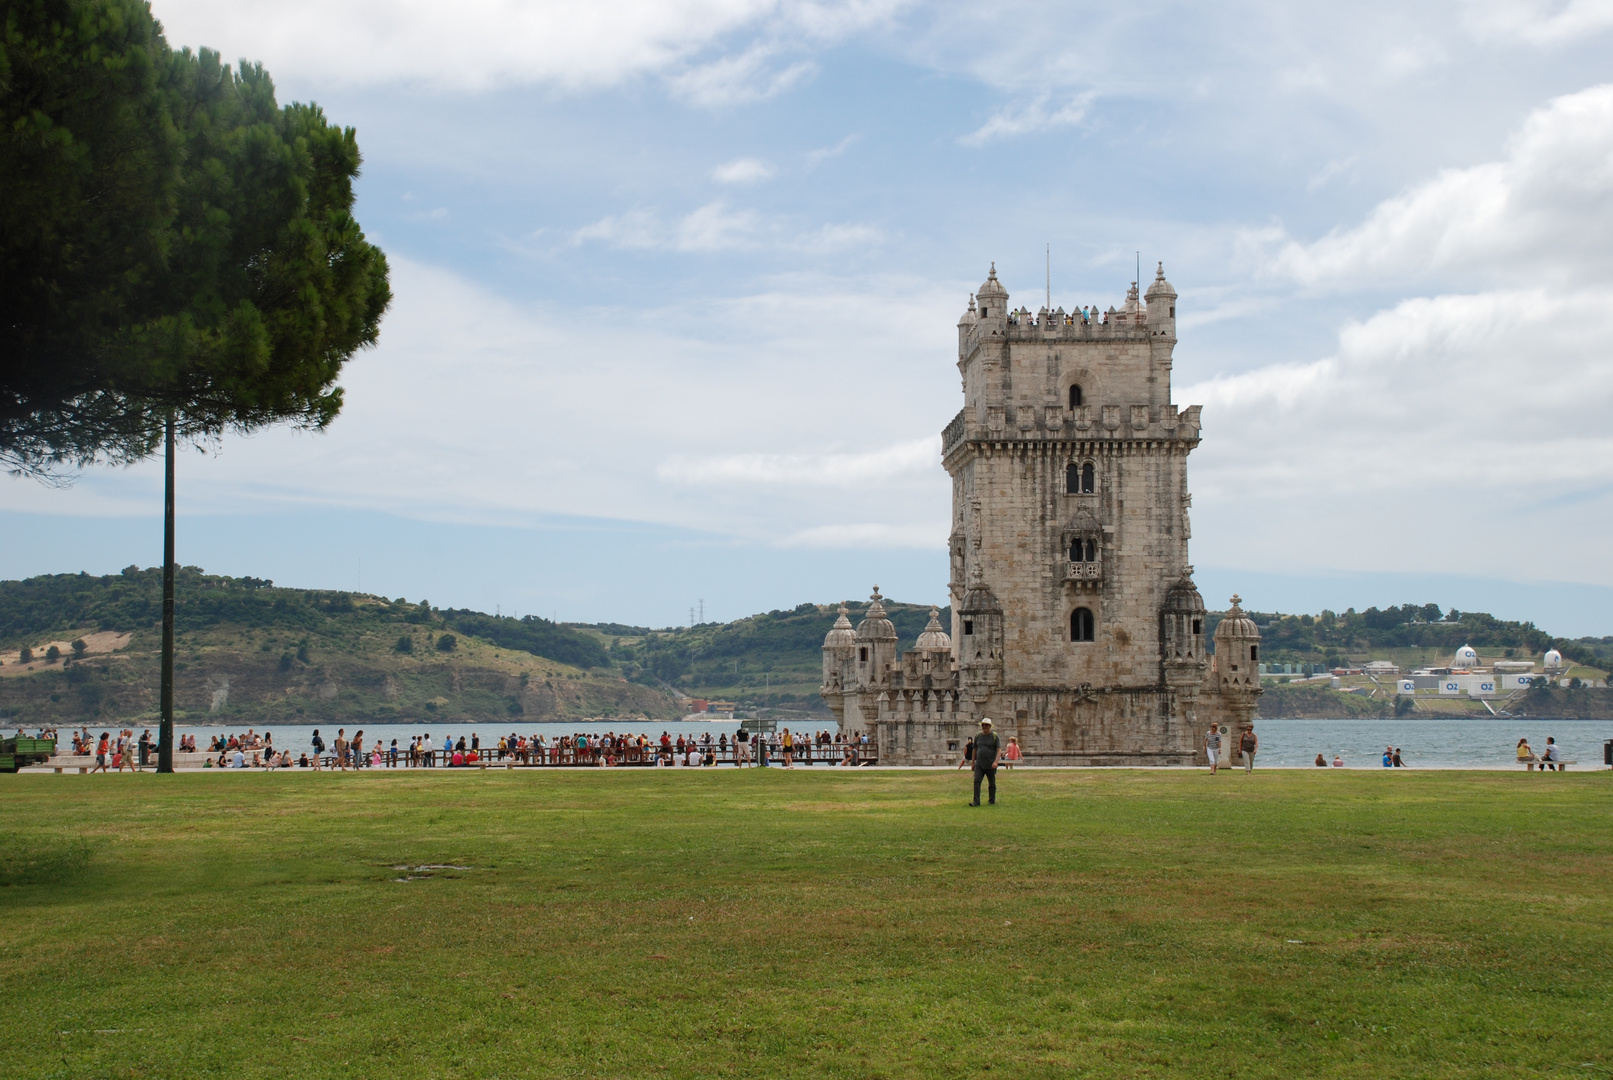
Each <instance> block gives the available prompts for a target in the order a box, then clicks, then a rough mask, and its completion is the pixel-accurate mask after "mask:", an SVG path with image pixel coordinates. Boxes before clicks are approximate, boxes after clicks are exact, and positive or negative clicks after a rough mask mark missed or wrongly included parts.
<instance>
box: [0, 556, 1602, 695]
mask: <svg viewBox="0 0 1613 1080" xmlns="http://www.w3.org/2000/svg"><path fill="white" fill-rule="evenodd" d="M161 597H162V575H161V574H160V572H158V571H157V570H155V569H151V570H139V569H136V568H134V567H130V568H129V569H127V570H125V571H124V572H123V573H121V574H110V575H104V576H100V577H95V576H91V575H88V574H58V575H51V576H45V577H36V578H30V579H28V580H26V581H5V582H0V651H3V650H6V649H11V650H16V649H20V648H25V647H27V648H34V649H35V650H36V651H37V652H39V653H40V655H41V656H43V654H44V652H45V646H46V643H47V642H48V641H49V640H51V639H52V638H53V637H54V638H55V639H56V640H59V641H61V642H62V643H63V644H62V645H61V646H60V651H61V652H62V653H64V654H66V656H65V659H59V658H52V660H51V663H49V664H46V663H44V662H43V661H40V662H39V663H36V664H35V665H34V667H33V668H31V669H29V670H30V671H32V672H33V673H32V674H26V675H25V674H24V673H23V672H21V671H17V670H15V663H14V661H8V663H12V664H13V667H12V668H10V669H7V668H0V717H4V718H7V719H10V720H20V721H22V722H24V723H28V724H43V723H52V722H54V723H74V722H84V723H94V722H96V721H97V720H98V719H101V718H105V719H107V720H108V721H110V720H111V719H112V718H115V717H122V718H131V719H132V718H133V717H136V716H145V715H148V714H149V713H150V712H151V711H152V710H153V709H154V708H155V699H154V693H155V688H156V680H155V675H154V670H155V669H154V667H153V665H154V664H155V658H156V647H157V635H156V632H155V629H154V627H155V626H156V623H157V620H158V618H159V616H160V614H161ZM846 606H847V608H848V610H849V612H850V618H851V621H852V623H853V624H856V623H857V622H858V621H859V620H861V619H862V618H863V616H864V615H865V614H866V612H867V609H868V604H867V602H866V601H861V602H856V603H848V604H847V605H846ZM885 607H886V610H887V612H888V613H889V615H890V618H891V621H892V622H893V623H894V624H895V626H896V631H897V635H898V639H899V647H900V648H902V649H908V648H911V647H912V645H913V643H914V641H915V639H916V638H917V637H918V635H919V633H920V632H921V631H922V630H923V628H924V625H925V623H926V622H928V620H929V608H928V607H926V606H923V605H917V604H902V603H897V602H894V601H890V600H887V601H885ZM837 608H838V605H836V604H810V603H808V604H800V605H798V606H796V607H794V608H790V609H787V610H774V611H769V612H765V613H763V614H759V615H753V616H751V617H749V618H744V619H738V620H735V621H733V622H730V623H704V624H701V625H698V626H692V627H666V628H663V629H652V628H650V627H643V626H625V625H622V624H620V623H594V624H588V625H578V624H558V623H553V622H550V621H549V620H547V619H540V618H535V617H532V616H527V617H525V618H522V619H513V618H508V617H500V616H495V615H488V614H486V613H484V612H479V611H469V610H463V609H457V608H455V609H449V610H441V609H435V608H433V607H431V605H430V604H429V603H427V602H425V601H420V602H418V603H409V602H408V601H405V600H403V599H401V598H400V599H393V600H389V599H387V598H385V597H377V596H366V595H360V594H355V593H349V592H342V591H330V590H314V589H287V588H281V587H277V586H276V585H275V584H274V583H273V582H271V581H265V580H263V579H260V578H252V577H245V578H231V577H224V576H219V575H211V574H206V573H203V572H202V571H201V570H199V569H197V568H195V567H185V568H183V569H182V570H181V571H180V578H179V602H178V609H177V621H178V631H179V637H180V646H181V648H180V652H179V656H178V663H177V665H176V671H177V673H178V677H179V680H180V697H179V706H180V710H181V712H182V713H183V714H185V715H186V716H187V717H188V718H190V719H193V720H194V719H198V718H202V717H207V716H214V717H216V718H218V719H219V720H220V721H221V722H223V721H228V722H231V723H242V724H245V723H252V724H258V725H262V724H267V723H272V722H275V721H277V720H278V721H280V722H286V721H299V722H300V721H305V720H308V721H312V720H318V721H321V722H329V723H347V722H353V723H364V722H366V721H372V720H380V721H388V720H404V719H408V720H420V721H428V720H432V719H435V720H438V721H439V722H440V721H443V720H450V721H465V722H480V723H487V722H491V721H494V720H506V719H509V718H511V717H520V718H522V719H526V720H537V719H544V718H563V717H577V716H604V717H610V716H628V715H646V716H650V717H656V718H672V717H676V716H678V715H681V714H682V712H683V705H681V704H680V703H679V701H678V699H677V695H679V694H682V695H687V696H688V697H693V698H707V699H723V700H731V701H734V702H736V703H738V705H739V706H740V707H741V708H744V709H755V708H766V709H777V710H781V711H787V712H800V711H814V712H826V710H824V706H823V704H822V702H821V700H820V699H819V697H818V684H819V680H820V677H821V672H822V653H821V648H822V645H823V637H824V635H825V634H826V633H828V632H829V628H830V627H831V626H833V625H834V621H835V618H836V615H837ZM1253 617H1254V619H1255V620H1256V622H1257V623H1258V624H1259V625H1260V629H1261V634H1262V659H1264V660H1267V661H1269V662H1273V663H1296V664H1297V663H1313V664H1315V663H1324V664H1326V665H1327V666H1329V667H1334V666H1338V665H1340V664H1342V663H1346V662H1351V663H1358V662H1360V661H1362V660H1366V659H1393V660H1395V661H1396V662H1397V663H1399V664H1400V665H1401V666H1402V667H1411V666H1414V665H1417V664H1427V663H1437V662H1440V661H1442V660H1446V659H1448V658H1449V656H1450V654H1451V653H1452V652H1454V651H1455V649H1456V648H1457V647H1459V646H1461V645H1464V644H1470V645H1473V646H1474V647H1475V648H1477V649H1479V650H1480V652H1481V653H1483V654H1485V655H1494V656H1513V655H1516V656H1520V657H1528V656H1536V657H1538V655H1539V653H1540V652H1542V651H1544V650H1545V649H1548V648H1557V649H1559V650H1560V651H1561V652H1562V653H1563V654H1564V655H1565V656H1567V657H1569V658H1570V659H1573V660H1575V661H1577V662H1580V663H1583V664H1596V665H1598V666H1600V667H1603V668H1605V667H1606V666H1608V665H1609V664H1610V662H1613V661H1610V660H1609V659H1608V657H1609V655H1613V638H1600V639H1597V638H1581V639H1578V640H1567V639H1563V638H1558V637H1553V636H1551V635H1549V634H1547V633H1545V632H1544V631H1542V630H1540V629H1538V628H1537V627H1535V626H1534V625H1533V624H1532V623H1525V622H1506V621H1503V620H1500V619H1495V618H1493V617H1491V616H1489V615H1486V614H1482V613H1475V612H1460V613H1458V612H1454V611H1453V612H1450V613H1444V612H1442V611H1441V610H1440V609H1439V608H1438V607H1437V606H1435V605H1432V604H1428V605H1413V604H1408V605H1405V606H1403V607H1398V608H1389V609H1387V610H1384V611H1379V610H1378V609H1376V608H1369V609H1367V610H1366V611H1364V612H1356V611H1354V610H1350V611H1346V612H1344V613H1343V614H1335V613H1333V612H1330V611H1324V612H1323V613H1322V614H1321V615H1319V616H1312V615H1280V614H1262V613H1253ZM1218 619H1219V615H1216V614H1212V615H1211V617H1210V626H1209V630H1210V632H1211V633H1212V634H1213V632H1214V627H1215V623H1216V622H1217V621H1218ZM941 623H942V625H943V626H945V627H948V628H949V629H950V623H951V613H950V611H949V610H947V609H942V611H941ZM96 630H101V631H115V632H118V633H130V634H132V635H133V636H132V638H131V640H130V642H129V644H128V646H127V647H126V648H124V649H121V650H119V652H118V653H116V654H115V655H89V656H86V657H83V658H81V659H80V660H79V661H78V662H74V658H73V656H72V655H71V652H70V650H69V648H68V645H69V644H70V643H71V642H72V641H74V640H75V639H77V638H78V637H80V636H82V635H84V634H86V633H89V632H91V631H96ZM1389 696H1392V694H1388V693H1386V694H1384V695H1380V696H1379V697H1380V698H1382V699H1383V700H1379V699H1373V700H1370V701H1369V700H1367V699H1365V698H1359V699H1354V700H1345V699H1344V698H1343V697H1341V696H1340V695H1336V694H1332V693H1330V692H1325V691H1321V690H1318V689H1316V688H1313V687H1305V688H1298V687H1296V688H1294V689H1293V690H1292V691H1290V690H1289V688H1287V687H1274V688H1273V689H1272V692H1271V693H1268V695H1267V698H1266V699H1265V700H1263V702H1262V706H1261V711H1262V713H1264V714H1266V715H1315V714H1316V710H1321V714H1324V715H1340V716H1342V715H1350V716H1355V715H1361V716H1367V715H1380V714H1384V713H1385V712H1388V711H1392V709H1393V708H1394V704H1393V702H1390V701H1388V700H1387V698H1388V697H1389ZM1549 696H1550V695H1549V694H1548V697H1549ZM1591 697H1592V698H1594V697H1595V695H1591ZM1545 700H1546V699H1542V702H1541V704H1542V705H1544V704H1545ZM1553 700H1554V699H1553ZM1563 700H1564V705H1563V708H1565V709H1566V708H1568V707H1569V706H1568V705H1567V704H1566V702H1567V699H1563ZM1575 700H1576V701H1578V699H1575ZM1575 707H1578V706H1575ZM1585 707H1586V708H1594V705H1586V706H1585Z"/></svg>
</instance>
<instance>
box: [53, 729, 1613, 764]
mask: <svg viewBox="0 0 1613 1080" xmlns="http://www.w3.org/2000/svg"><path fill="white" fill-rule="evenodd" d="M318 727H319V730H320V734H321V735H322V736H323V737H324V739H325V743H326V745H327V746H328V745H329V744H330V743H331V742H332V741H333V740H334V739H335V737H336V729H335V728H334V727H332V726H330V725H326V724H321V725H318ZM819 727H829V723H828V722H827V720H825V721H823V722H818V723H807V724H803V725H801V728H798V729H796V730H797V732H799V731H800V730H802V729H805V730H807V731H809V732H815V731H816V730H818V728H819ZM738 728H739V724H738V722H737V721H732V720H727V721H716V722H710V723H701V722H695V721H680V722H676V723H656V724H644V723H636V724H635V723H633V722H631V721H628V722H622V723H615V724H606V723H600V724H573V723H558V724H554V723H551V724H507V725H502V726H499V727H491V726H488V725H482V724H439V725H435V726H434V725H429V724H373V725H367V726H366V727H365V728H364V743H365V746H366V748H370V747H373V746H374V745H375V741H376V740H377V739H379V740H380V741H381V744H382V745H383V746H390V745H391V744H392V740H393V739H396V740H397V741H398V747H399V749H400V750H401V749H403V748H404V747H407V746H408V745H409V741H410V740H411V739H412V738H413V737H414V736H416V735H420V734H424V733H426V732H430V734H431V738H432V743H433V745H435V746H436V747H438V748H439V749H440V748H441V747H442V745H443V739H444V738H445V737H446V736H448V735H452V736H453V737H454V738H455V739H458V738H459V737H460V736H461V735H463V736H465V739H466V745H469V743H470V736H471V734H472V733H473V732H474V733H476V734H477V735H478V736H480V738H481V742H482V745H483V746H484V747H490V746H497V745H498V739H499V736H500V735H508V734H510V733H511V732H512V731H513V732H519V733H520V734H522V735H534V734H542V735H544V736H545V737H547V738H548V739H549V740H550V741H553V740H554V738H555V737H556V736H559V735H573V734H576V733H578V732H587V733H589V734H591V735H602V734H604V733H605V732H606V731H617V732H628V733H631V734H638V733H640V732H643V733H644V734H646V735H649V736H651V737H652V738H659V737H660V734H661V732H662V731H667V732H670V733H671V734H672V735H673V736H674V737H676V736H678V735H680V734H681V735H699V734H701V733H703V732H707V731H709V732H711V735H712V738H713V739H715V738H716V737H717V736H718V735H719V734H722V733H724V732H726V733H727V734H728V735H729V737H730V738H732V736H733V733H734V732H735V731H737V730H738ZM176 730H177V731H178V732H180V733H181V734H194V735H195V736H196V743H197V748H198V749H201V750H205V749H206V747H207V744H208V740H209V739H210V738H211V737H212V736H214V735H218V734H227V733H230V732H236V733H240V732H243V731H244V729H243V728H241V727H235V726H229V727H227V726H220V725H197V726H185V725H181V726H179V727H178V728H177V729H176ZM1255 730H1256V731H1257V732H1258V733H1259V735H1260V755H1259V757H1258V758H1257V759H1256V760H1257V761H1258V763H1259V767H1262V768H1314V767H1315V760H1316V755H1317V754H1324V755H1326V757H1327V760H1328V761H1329V762H1331V761H1332V760H1333V756H1334V755H1335V754H1339V755H1341V756H1342V757H1343V758H1344V764H1345V767H1346V768H1352V769H1367V768H1370V769H1377V768H1382V760H1381V759H1382V756H1383V748H1384V747H1385V746H1396V747H1399V748H1400V751H1401V756H1402V758H1403V759H1404V761H1405V762H1406V765H1407V766H1408V767H1410V768H1414V769H1502V768H1512V769H1515V768H1517V764H1516V747H1517V744H1518V740H1519V739H1520V738H1527V739H1528V740H1529V745H1530V746H1531V747H1533V748H1534V750H1535V752H1536V753H1537V754H1538V753H1539V752H1540V749H1541V747H1543V746H1545V745H1546V737H1547V736H1548V735H1549V736H1553V737H1555V738H1556V740H1557V744H1558V745H1559V746H1561V747H1562V748H1563V755H1562V756H1563V757H1564V758H1577V759H1578V761H1579V765H1578V767H1579V768H1581V769H1590V768H1599V767H1601V762H1602V741H1603V740H1604V739H1613V721H1606V720H1537V719H1525V718H1519V719H1512V718H1504V719H1488V718H1487V719H1483V720H1475V719H1418V718H1413V717H1407V718H1404V719H1397V720H1260V721H1257V722H1256V724H1255ZM272 731H273V733H274V743H275V746H276V747H278V748H280V749H282V750H284V749H288V748H289V749H290V750H291V751H292V752H293V753H302V752H303V751H306V750H309V749H311V747H312V743H311V742H310V741H309V740H310V738H311V737H312V735H313V731H314V726H313V725H306V726H287V725H276V726H275V727H274V728H273V729H272ZM96 733H97V734H99V732H98V731H97V732H96ZM63 734H64V736H65V734H66V733H65V732H63ZM348 735H349V737H351V736H352V735H353V731H352V730H351V729H349V731H348ZM1035 763H1036V762H1035V758H1034V756H1033V757H1030V758H1028V760H1027V764H1030V765H1034V764H1035Z"/></svg>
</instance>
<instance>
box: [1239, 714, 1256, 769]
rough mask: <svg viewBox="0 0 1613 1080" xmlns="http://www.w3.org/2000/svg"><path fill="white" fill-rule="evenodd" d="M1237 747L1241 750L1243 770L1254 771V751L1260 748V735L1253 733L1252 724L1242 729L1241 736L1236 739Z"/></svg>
mask: <svg viewBox="0 0 1613 1080" xmlns="http://www.w3.org/2000/svg"><path fill="white" fill-rule="evenodd" d="M1238 749H1239V750H1241V751H1243V771H1244V772H1246V773H1250V772H1254V771H1255V751H1256V750H1259V749H1260V736H1258V735H1256V734H1255V728H1254V725H1253V724H1250V725H1249V726H1248V727H1246V728H1244V729H1243V737H1242V738H1240V739H1239V740H1238Z"/></svg>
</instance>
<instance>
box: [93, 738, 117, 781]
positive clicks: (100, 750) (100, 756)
mask: <svg viewBox="0 0 1613 1080" xmlns="http://www.w3.org/2000/svg"><path fill="white" fill-rule="evenodd" d="M111 737H112V736H111V735H110V734H108V733H107V732H105V731H103V732H101V741H100V742H99V743H98V744H96V747H95V768H93V769H91V770H90V772H92V773H96V772H106V744H107V741H108V740H109V739H110V738H111Z"/></svg>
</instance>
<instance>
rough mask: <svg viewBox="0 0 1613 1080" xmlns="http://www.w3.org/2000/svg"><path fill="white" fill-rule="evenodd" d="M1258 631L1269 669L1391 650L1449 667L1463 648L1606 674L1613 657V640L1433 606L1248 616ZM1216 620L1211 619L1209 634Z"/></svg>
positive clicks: (1361, 657) (1327, 662) (1333, 662)
mask: <svg viewBox="0 0 1613 1080" xmlns="http://www.w3.org/2000/svg"><path fill="white" fill-rule="evenodd" d="M1250 615H1251V617H1252V618H1253V619H1254V620H1255V623H1256V624H1257V625H1258V626H1259V627H1260V639H1261V640H1260V651H1261V659H1262V660H1265V661H1268V662H1271V663H1320V664H1325V665H1326V666H1327V667H1329V668H1334V667H1339V666H1340V665H1342V664H1344V663H1345V662H1346V661H1349V660H1364V659H1368V658H1372V657H1377V656H1383V655H1386V654H1389V653H1391V652H1393V651H1396V650H1403V651H1407V652H1412V651H1420V652H1422V653H1426V654H1429V655H1428V657H1427V658H1428V659H1430V660H1432V659H1433V654H1436V653H1442V654H1444V658H1445V659H1447V660H1448V659H1449V658H1450V656H1451V654H1453V653H1454V652H1455V651H1456V650H1457V649H1459V648H1461V647H1462V646H1463V645H1471V646H1473V647H1474V648H1475V649H1477V650H1478V651H1479V652H1481V653H1484V654H1486V655H1490V654H1500V655H1503V656H1509V657H1510V656H1529V655H1539V654H1541V653H1543V652H1545V651H1546V650H1547V649H1557V650H1558V651H1559V652H1561V653H1562V654H1563V655H1564V656H1565V657H1567V658H1568V659H1570V660H1574V661H1577V662H1579V663H1582V664H1587V665H1590V666H1595V667H1603V666H1606V664H1607V662H1608V658H1609V657H1610V656H1613V637H1604V638H1589V637H1587V638H1578V639H1570V638H1560V637H1553V636H1552V635H1551V634H1548V633H1546V632H1545V631H1544V630H1541V629H1539V628H1538V627H1536V626H1535V624H1534V623H1532V622H1509V621H1507V620H1504V619H1497V618H1495V617H1494V616H1492V615H1487V614H1485V613H1484V612H1478V611H1456V610H1452V611H1449V612H1442V611H1441V610H1440V608H1439V605H1438V604H1405V605H1402V606H1400V607H1389V608H1385V609H1383V610H1382V611H1380V610H1379V609H1377V608H1375V607H1372V608H1367V609H1366V610H1365V611H1356V610H1355V609H1354V608H1350V609H1349V610H1348V611H1345V612H1344V613H1343V614H1342V615H1341V614H1336V613H1334V612H1332V611H1323V612H1322V613H1321V614H1320V615H1281V614H1265V613H1260V612H1251V613H1250ZM1219 621H1220V619H1219V616H1212V617H1211V619H1210V624H1211V626H1210V629H1211V632H1212V633H1213V632H1214V625H1215V623H1217V622H1219Z"/></svg>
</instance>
